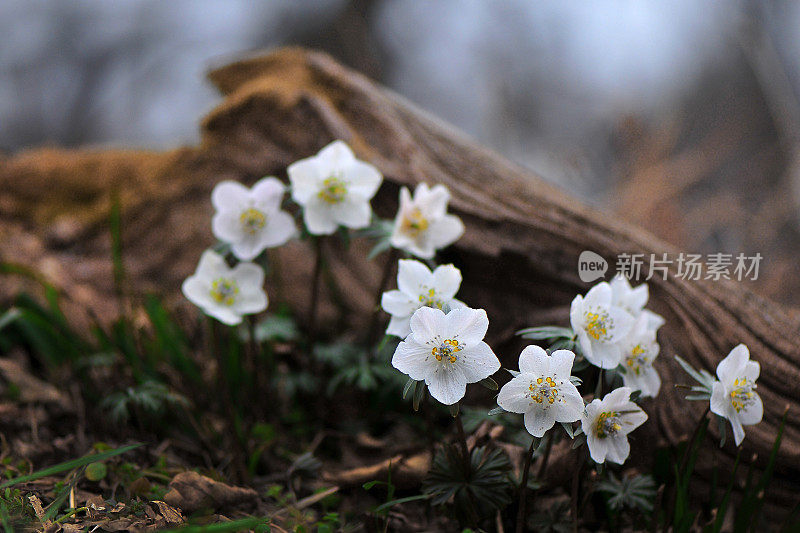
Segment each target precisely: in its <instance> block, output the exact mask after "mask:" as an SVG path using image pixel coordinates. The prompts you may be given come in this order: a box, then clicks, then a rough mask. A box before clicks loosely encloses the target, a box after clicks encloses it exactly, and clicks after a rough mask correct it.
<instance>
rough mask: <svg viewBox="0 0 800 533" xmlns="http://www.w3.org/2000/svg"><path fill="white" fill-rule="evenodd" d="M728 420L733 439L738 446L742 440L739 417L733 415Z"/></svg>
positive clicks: (742, 433) (742, 432)
mask: <svg viewBox="0 0 800 533" xmlns="http://www.w3.org/2000/svg"><path fill="white" fill-rule="evenodd" d="M729 420H730V421H731V427H732V428H733V440H734V442H736V445H737V446H738V445H740V444H741V443H742V441H743V440H744V428H743V427H742V423H741V422H740V421H739V417H736V416H734V417H731V418H730V419H729Z"/></svg>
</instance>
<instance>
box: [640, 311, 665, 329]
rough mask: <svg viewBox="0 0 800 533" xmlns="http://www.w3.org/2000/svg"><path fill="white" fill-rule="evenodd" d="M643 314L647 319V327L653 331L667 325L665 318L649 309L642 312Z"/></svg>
mask: <svg viewBox="0 0 800 533" xmlns="http://www.w3.org/2000/svg"><path fill="white" fill-rule="evenodd" d="M642 314H643V315H644V316H646V317H647V327H648V328H650V329H652V330H657V329H658V328H660V327H661V326H663V325H664V324H665V323H666V320H664V317H663V316H661V315H659V314H657V313H654V312H652V311H650V310H648V309H645V310H644V311H642Z"/></svg>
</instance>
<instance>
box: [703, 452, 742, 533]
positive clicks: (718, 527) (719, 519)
mask: <svg viewBox="0 0 800 533" xmlns="http://www.w3.org/2000/svg"><path fill="white" fill-rule="evenodd" d="M741 455H742V449H741V448H739V449H738V450H737V452H736V461H735V462H734V463H733V472H731V479H730V481H729V482H728V488H727V490H726V491H725V495H724V496H723V497H722V502H721V503H720V504H719V507H718V508H717V516H716V519H715V520H714V523H713V524H712V526H711V527H710V528H708V529H707V531H711V532H713V533H719V532H720V531H722V524H723V522H724V521H725V515H726V514H727V512H728V503H729V502H730V500H731V493H732V492H733V486H734V484H735V483H736V471H737V470H738V469H739V459H740V458H741Z"/></svg>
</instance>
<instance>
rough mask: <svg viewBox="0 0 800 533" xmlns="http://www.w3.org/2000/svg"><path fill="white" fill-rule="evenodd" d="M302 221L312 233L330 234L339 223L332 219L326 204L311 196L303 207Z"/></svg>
mask: <svg viewBox="0 0 800 533" xmlns="http://www.w3.org/2000/svg"><path fill="white" fill-rule="evenodd" d="M303 221H304V222H305V224H306V228H307V229H308V232H309V233H311V234H312V235H330V234H332V233H333V232H335V231H336V228H337V227H339V224H338V223H337V222H336V220H334V218H333V215H332V213H331V211H330V209H329V208H328V206H327V204H325V205H323V202H321V201H319V200H317V199H315V198H312V199H311V200H309V201H308V204H307V205H306V206H305V208H304V209H303Z"/></svg>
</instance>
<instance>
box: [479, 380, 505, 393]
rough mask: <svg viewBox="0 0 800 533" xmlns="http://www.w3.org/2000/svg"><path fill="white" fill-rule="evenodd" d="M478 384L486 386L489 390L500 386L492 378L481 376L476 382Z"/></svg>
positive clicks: (494, 389) (497, 388)
mask: <svg viewBox="0 0 800 533" xmlns="http://www.w3.org/2000/svg"><path fill="white" fill-rule="evenodd" d="M478 384H479V385H482V386H484V387H486V388H487V389H489V390H491V391H496V390H499V389H500V387H499V386H498V385H497V382H496V381H495V380H493V379H492V378H483V379H482V380H480V381H479V382H478Z"/></svg>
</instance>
